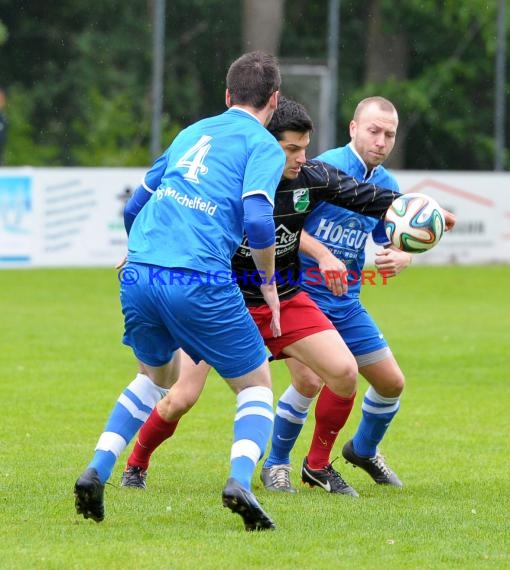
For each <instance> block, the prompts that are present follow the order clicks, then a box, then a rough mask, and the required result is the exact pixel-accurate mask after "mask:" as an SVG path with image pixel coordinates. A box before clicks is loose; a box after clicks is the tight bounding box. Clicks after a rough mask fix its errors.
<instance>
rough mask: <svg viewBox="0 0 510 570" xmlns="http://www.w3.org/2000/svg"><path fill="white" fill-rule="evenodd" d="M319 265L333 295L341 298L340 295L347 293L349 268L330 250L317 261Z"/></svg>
mask: <svg viewBox="0 0 510 570" xmlns="http://www.w3.org/2000/svg"><path fill="white" fill-rule="evenodd" d="M317 263H318V265H319V270H320V272H321V275H322V277H323V279H324V283H325V284H326V287H327V288H328V289H329V290H330V291H331V292H332V293H333V295H335V296H336V297H340V295H344V294H345V293H347V291H348V286H347V267H346V266H345V263H343V262H342V261H340V260H339V259H338V258H337V257H335V256H334V255H333V254H332V253H331V252H330V251H329V250H328V252H327V253H325V254H324V255H323V256H321V258H320V259H318V260H317Z"/></svg>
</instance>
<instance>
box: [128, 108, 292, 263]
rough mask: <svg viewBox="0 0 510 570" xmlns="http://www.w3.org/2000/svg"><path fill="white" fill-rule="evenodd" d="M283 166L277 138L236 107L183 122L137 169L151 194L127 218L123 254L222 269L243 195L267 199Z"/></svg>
mask: <svg viewBox="0 0 510 570" xmlns="http://www.w3.org/2000/svg"><path fill="white" fill-rule="evenodd" d="M284 165H285V153H284V152H283V150H282V148H281V146H280V144H279V143H278V142H277V141H276V139H275V138H274V137H273V136H272V135H271V134H270V133H269V132H268V131H267V130H266V129H265V128H264V126H263V125H262V124H261V123H260V122H259V121H258V120H257V119H256V118H255V117H254V116H253V115H251V114H250V113H248V112H246V111H243V110H241V109H235V108H234V109H229V110H228V111H225V112H224V113H222V114H221V115H217V116H215V117H211V118H208V119H203V120H201V121H198V122H197V123H195V124H193V125H191V126H190V127H188V128H187V129H184V130H183V131H182V132H181V133H180V134H179V135H178V136H177V137H176V138H175V140H174V141H173V142H172V144H171V145H170V146H169V147H168V149H167V150H166V151H165V152H164V154H163V155H162V156H161V157H159V158H158V159H157V160H156V161H155V162H154V164H153V166H152V168H151V169H150V170H149V172H148V173H147V174H146V176H145V179H144V186H145V188H146V189H147V190H149V191H150V192H153V195H152V196H151V198H150V199H149V201H148V202H147V204H145V206H144V207H143V208H142V209H141V211H140V213H139V214H138V215H137V217H136V219H135V221H134V222H133V226H132V228H131V231H130V233H129V240H128V261H132V262H137V263H145V264H150V265H158V266H161V267H181V268H188V269H193V270H197V271H204V272H207V271H217V270H224V269H227V270H228V269H230V266H231V260H232V257H233V255H234V253H235V251H236V249H237V247H238V246H239V244H240V243H241V240H242V237H243V229H244V228H243V204H242V200H243V198H244V197H246V196H249V195H252V194H263V195H265V196H266V197H267V199H268V200H269V201H270V202H271V204H273V203H274V193H275V190H276V187H277V185H278V183H279V181H280V178H281V175H282V172H283V167H284Z"/></svg>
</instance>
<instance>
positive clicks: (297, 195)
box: [292, 188, 310, 212]
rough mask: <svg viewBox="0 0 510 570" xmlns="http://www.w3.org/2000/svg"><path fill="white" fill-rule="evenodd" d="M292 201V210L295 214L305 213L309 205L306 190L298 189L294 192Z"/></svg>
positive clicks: (308, 196)
mask: <svg viewBox="0 0 510 570" xmlns="http://www.w3.org/2000/svg"><path fill="white" fill-rule="evenodd" d="M292 201H293V202H294V210H295V211H296V212H306V210H307V209H308V206H309V205H310V195H309V193H308V188H298V189H297V190H294V193H293V196H292Z"/></svg>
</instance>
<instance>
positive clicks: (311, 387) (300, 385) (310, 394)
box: [292, 370, 323, 398]
mask: <svg viewBox="0 0 510 570" xmlns="http://www.w3.org/2000/svg"><path fill="white" fill-rule="evenodd" d="M292 385H293V386H294V388H296V390H297V391H298V392H299V393H300V394H301V395H302V396H305V397H306V398H314V397H315V396H316V395H317V394H318V393H319V391H320V389H321V388H322V385H323V382H322V379H321V377H320V376H317V374H315V372H313V371H312V370H307V371H306V372H304V371H303V372H302V373H300V374H297V375H294V376H293V377H292Z"/></svg>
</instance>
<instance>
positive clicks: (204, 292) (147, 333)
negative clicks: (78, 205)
mask: <svg viewBox="0 0 510 570" xmlns="http://www.w3.org/2000/svg"><path fill="white" fill-rule="evenodd" d="M171 271H172V270H170V269H164V268H160V267H155V266H149V265H143V264H139V263H128V264H127V265H126V266H125V267H124V268H123V269H122V270H121V271H120V272H119V280H120V281H121V287H120V301H121V305H122V312H123V314H124V336H123V339H122V342H123V343H124V344H126V345H128V346H130V347H131V348H132V349H133V352H134V353H135V356H136V357H137V358H138V359H139V360H141V361H142V362H144V363H145V364H148V365H149V366H162V365H163V364H166V363H167V362H169V361H170V360H171V358H172V355H173V353H174V351H175V350H177V349H178V348H179V347H181V348H183V349H184V350H185V352H187V353H188V354H189V356H190V357H191V358H192V359H193V360H194V361H195V362H199V361H200V360H205V361H206V362H207V363H208V364H210V365H211V366H213V367H214V368H215V369H216V370H217V371H218V373H219V374H221V376H223V377H224V378H236V377H237V376H242V375H243V374H247V373H248V372H251V371H252V370H255V369H256V368H258V367H259V366H260V365H261V364H262V363H263V362H264V361H265V360H266V358H267V354H266V349H265V347H264V342H263V340H262V337H261V336H260V333H259V331H258V329H257V327H256V325H255V323H254V321H253V319H252V317H251V316H250V313H249V312H248V309H247V308H246V305H245V303H244V299H243V296H242V294H241V291H240V289H239V287H238V285H237V284H235V283H232V282H230V281H227V280H226V281H227V282H226V283H216V282H213V283H209V282H208V279H207V276H206V274H199V273H198V272H196V271H191V270H186V269H179V270H174V271H178V272H179V274H180V275H183V276H184V277H183V278H182V279H179V280H174V279H172V276H171V274H170V272H171ZM121 273H122V275H121ZM200 275H202V276H203V279H201V278H200ZM122 276H125V277H124V278H123V277H122Z"/></svg>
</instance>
